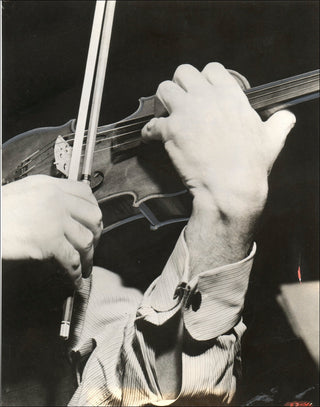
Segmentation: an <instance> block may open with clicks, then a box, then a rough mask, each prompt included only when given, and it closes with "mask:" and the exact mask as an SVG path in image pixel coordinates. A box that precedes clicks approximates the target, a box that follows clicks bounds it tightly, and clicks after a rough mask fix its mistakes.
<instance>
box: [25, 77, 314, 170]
mask: <svg viewBox="0 0 320 407" xmlns="http://www.w3.org/2000/svg"><path fill="white" fill-rule="evenodd" d="M318 79H319V70H318V71H312V72H310V74H309V75H306V76H304V77H302V78H296V77H293V78H292V79H291V80H289V81H284V82H282V83H278V84H274V85H272V86H268V87H267V85H266V87H264V88H262V89H255V88H252V89H248V90H246V92H245V93H246V95H247V97H248V98H249V101H250V102H253V103H254V102H255V101H254V100H253V99H256V98H259V97H260V98H261V97H265V96H267V95H272V93H275V89H276V90H279V89H277V88H281V87H282V89H281V90H282V91H284V90H286V91H289V90H290V89H294V88H296V86H297V82H301V83H300V84H298V85H301V86H306V87H307V85H309V84H314V83H317V81H318ZM270 90H271V91H270ZM276 96H277V94H276V95H275V96H273V97H272V96H271V98H268V99H267V100H266V102H271V101H272V100H273V99H274V98H276ZM151 117H152V115H148V116H141V118H143V119H144V120H141V121H139V122H135V123H130V124H126V125H124V126H120V127H114V128H112V129H106V130H102V131H98V132H97V136H101V135H106V136H107V135H108V134H109V133H115V132H117V131H119V130H122V129H127V128H128V127H132V126H137V125H139V124H145V123H147V122H148V121H149V120H150V118H151ZM128 121H129V120H128ZM124 123H125V122H124ZM140 130H141V129H139V130H138V131H140ZM135 132H136V131H133V132H127V133H120V134H116V135H114V136H111V137H106V138H105V139H104V140H101V139H100V140H99V139H97V142H96V144H99V143H101V142H102V141H107V140H116V139H118V138H120V137H123V136H125V135H127V134H130V133H135ZM86 133H87V131H86ZM63 137H64V138H65V137H66V138H67V139H65V141H66V142H72V141H74V133H68V134H66V135H64V136H63ZM72 137H73V138H72ZM84 138H87V135H85V136H84ZM134 142H135V141H134ZM61 143H63V142H61ZM127 143H128V142H126V143H125V144H127ZM55 144H56V140H55V141H51V142H49V143H47V144H46V145H44V146H43V147H42V148H41V149H40V150H39V152H38V153H37V154H35V155H34V156H33V158H32V159H31V160H29V161H28V164H30V163H32V162H33V161H35V160H36V159H37V158H38V157H39V156H41V155H42V154H45V153H46V152H47V151H48V150H49V149H51V148H52V147H53V146H54V145H55ZM58 144H59V143H58ZM118 146H120V145H118ZM111 148H112V147H111ZM107 149H108V148H107ZM99 151H101V150H99ZM45 159H46V158H45ZM45 159H44V160H45ZM44 160H41V161H40V163H42V162H43V161H44ZM21 164H22V163H21ZM38 164H39V163H38Z"/></svg>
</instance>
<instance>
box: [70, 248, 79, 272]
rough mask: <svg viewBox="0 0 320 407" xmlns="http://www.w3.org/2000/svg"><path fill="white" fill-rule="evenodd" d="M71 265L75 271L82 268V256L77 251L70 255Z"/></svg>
mask: <svg viewBox="0 0 320 407" xmlns="http://www.w3.org/2000/svg"><path fill="white" fill-rule="evenodd" d="M70 263H71V266H72V269H73V270H77V269H78V268H79V266H80V254H79V253H78V252H77V251H76V250H74V251H73V252H72V253H71V254H70Z"/></svg>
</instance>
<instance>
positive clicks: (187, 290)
mask: <svg viewBox="0 0 320 407" xmlns="http://www.w3.org/2000/svg"><path fill="white" fill-rule="evenodd" d="M176 298H179V302H180V301H183V305H184V307H185V308H186V309H189V308H190V306H191V308H192V311H194V312H196V311H198V309H199V308H200V305H201V301H202V296H201V293H200V291H196V292H195V291H194V290H192V291H191V287H190V286H189V285H188V284H187V283H185V282H182V283H180V284H179V285H178V286H177V288H176V290H175V292H174V295H173V299H174V300H175V299H176Z"/></svg>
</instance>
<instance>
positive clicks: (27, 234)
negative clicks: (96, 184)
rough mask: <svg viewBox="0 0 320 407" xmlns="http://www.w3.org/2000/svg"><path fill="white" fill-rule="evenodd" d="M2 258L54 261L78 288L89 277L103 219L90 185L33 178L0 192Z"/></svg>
mask: <svg viewBox="0 0 320 407" xmlns="http://www.w3.org/2000/svg"><path fill="white" fill-rule="evenodd" d="M2 214H3V216H2V225H3V226H2V257H3V258H4V259H6V260H26V259H33V260H46V259H55V260H56V261H57V262H58V263H59V264H60V266H61V267H62V268H63V269H64V270H65V271H66V272H67V273H68V275H69V277H70V278H71V280H72V281H73V283H74V285H75V287H77V288H80V287H81V283H82V275H83V276H84V277H87V276H88V275H89V274H90V273H91V269H92V261H93V252H94V246H95V245H96V244H97V242H98V240H99V238H100V235H101V231H102V227H103V225H102V214H101V211H100V208H99V206H98V203H97V201H96V199H95V197H94V195H93V194H92V192H91V189H90V187H89V186H88V185H86V184H84V183H81V182H75V181H70V180H68V179H57V178H53V177H49V176H46V175H33V176H29V177H27V178H24V179H22V180H19V181H15V182H12V183H11V184H8V185H5V186H4V187H3V188H2Z"/></svg>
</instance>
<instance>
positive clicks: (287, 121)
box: [265, 110, 296, 168]
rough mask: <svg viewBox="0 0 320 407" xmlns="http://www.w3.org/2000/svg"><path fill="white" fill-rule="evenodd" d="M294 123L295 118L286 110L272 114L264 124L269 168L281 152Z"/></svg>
mask: <svg viewBox="0 0 320 407" xmlns="http://www.w3.org/2000/svg"><path fill="white" fill-rule="evenodd" d="M295 123H296V117H295V115H294V114H293V113H291V112H289V111H288V110H280V111H279V112H276V113H274V114H273V115H272V116H271V117H270V118H269V119H268V120H267V121H266V122H265V126H266V140H265V142H266V145H267V149H268V152H269V161H270V168H271V167H272V165H273V163H274V161H275V160H276V158H277V157H278V155H279V153H280V151H281V150H282V148H283V146H284V144H285V141H286V138H287V135H288V134H289V132H290V130H291V129H292V128H293V126H294V125H295Z"/></svg>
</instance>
